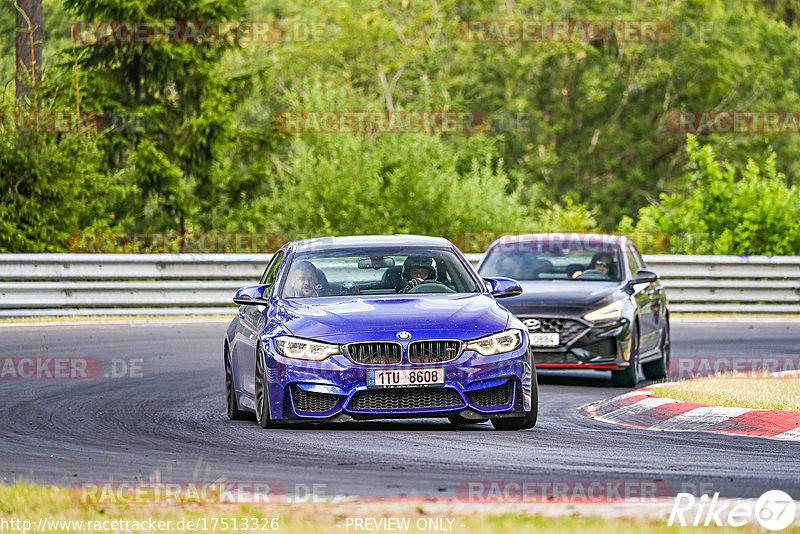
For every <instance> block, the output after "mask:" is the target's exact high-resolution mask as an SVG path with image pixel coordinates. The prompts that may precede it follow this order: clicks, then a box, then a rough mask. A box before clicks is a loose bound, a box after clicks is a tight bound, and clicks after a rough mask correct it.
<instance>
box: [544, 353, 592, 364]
mask: <svg viewBox="0 0 800 534" xmlns="http://www.w3.org/2000/svg"><path fill="white" fill-rule="evenodd" d="M533 359H534V361H535V362H536V363H537V364H539V363H582V362H581V360H579V359H578V357H577V356H575V355H574V354H572V353H570V352H534V353H533Z"/></svg>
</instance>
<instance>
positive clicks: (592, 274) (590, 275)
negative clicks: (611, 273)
mask: <svg viewBox="0 0 800 534" xmlns="http://www.w3.org/2000/svg"><path fill="white" fill-rule="evenodd" d="M575 280H611V278H609V277H608V275H607V274H606V273H601V272H600V271H598V270H597V269H586V270H585V271H583V272H582V273H581V274H579V275H578V276H576V277H575Z"/></svg>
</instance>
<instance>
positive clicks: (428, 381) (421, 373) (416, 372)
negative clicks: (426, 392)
mask: <svg viewBox="0 0 800 534" xmlns="http://www.w3.org/2000/svg"><path fill="white" fill-rule="evenodd" d="M435 385H444V369H442V368H441V367H437V368H435V369H369V371H368V372H367V386H369V387H375V388H391V387H412V386H435Z"/></svg>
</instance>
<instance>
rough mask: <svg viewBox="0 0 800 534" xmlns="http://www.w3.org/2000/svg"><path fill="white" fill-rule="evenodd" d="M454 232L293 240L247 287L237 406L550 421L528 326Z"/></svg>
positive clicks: (229, 385) (291, 414) (303, 415)
mask: <svg viewBox="0 0 800 534" xmlns="http://www.w3.org/2000/svg"><path fill="white" fill-rule="evenodd" d="M521 292H522V289H521V287H520V285H519V284H518V283H517V282H515V281H514V280H511V279H508V278H499V277H496V278H485V279H481V278H480V277H479V276H478V274H477V273H476V272H475V270H474V269H473V268H472V266H471V265H470V264H469V262H468V261H467V259H466V258H465V257H464V255H463V254H462V253H461V252H460V251H459V250H458V249H457V248H456V247H455V246H454V245H453V244H452V243H450V242H449V241H447V240H446V239H442V238H433V237H423V236H408V235H395V236H358V237H326V238H318V239H309V240H304V241H296V242H290V243H286V244H285V245H284V246H283V247H282V248H281V249H280V250H279V251H278V252H276V253H275V255H274V256H273V258H272V260H271V262H270V263H269V265H268V266H267V268H266V270H265V271H264V274H263V276H262V277H261V280H260V282H259V284H258V285H253V286H248V287H244V288H242V289H240V290H239V291H237V293H236V296H235V297H234V299H233V301H234V302H235V303H237V304H239V313H238V315H237V317H236V318H235V319H234V320H233V321H232V322H231V324H230V326H228V329H227V332H226V335H225V345H224V360H225V389H226V400H227V408H228V417H230V418H231V419H246V418H251V417H252V413H255V418H256V420H257V422H258V424H259V425H260V426H261V427H263V428H268V427H273V426H276V425H278V424H281V423H291V422H306V423H307V422H334V421H351V420H358V419H394V418H410V417H413V418H429V417H441V418H447V419H449V420H450V422H451V423H452V424H456V425H458V424H469V423H480V422H486V421H488V420H489V419H491V421H492V425H493V426H494V428H495V429H497V430H521V429H527V428H532V427H533V426H534V425H535V424H536V416H537V406H538V390H537V382H536V369H535V367H534V363H533V358H532V355H531V348H530V341H529V338H528V331H527V328H525V326H524V325H523V324H522V323H521V322H520V321H519V319H517V318H516V317H514V316H513V315H512V314H511V313H509V312H508V310H506V309H505V308H504V307H502V306H500V305H499V304H498V303H497V301H496V300H495V299H497V298H501V297H507V296H513V295H518V294H520V293H521Z"/></svg>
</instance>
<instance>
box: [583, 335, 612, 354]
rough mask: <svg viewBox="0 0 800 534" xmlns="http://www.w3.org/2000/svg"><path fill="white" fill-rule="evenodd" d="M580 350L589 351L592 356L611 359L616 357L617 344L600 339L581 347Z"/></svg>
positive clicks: (610, 340)
mask: <svg viewBox="0 0 800 534" xmlns="http://www.w3.org/2000/svg"><path fill="white" fill-rule="evenodd" d="M581 348H582V349H586V350H587V351H589V352H590V353H591V355H592V356H601V357H603V358H613V357H615V356H616V355H617V344H616V342H615V341H614V340H613V339H601V340H600V341H595V342H594V343H589V344H587V345H582V346H581Z"/></svg>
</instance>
